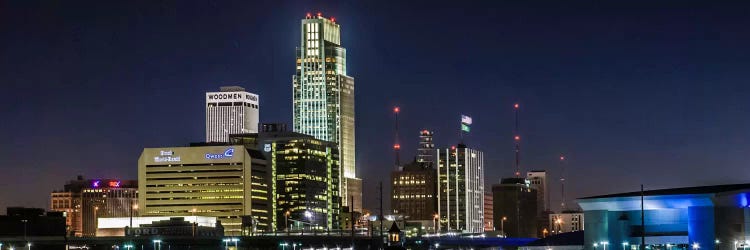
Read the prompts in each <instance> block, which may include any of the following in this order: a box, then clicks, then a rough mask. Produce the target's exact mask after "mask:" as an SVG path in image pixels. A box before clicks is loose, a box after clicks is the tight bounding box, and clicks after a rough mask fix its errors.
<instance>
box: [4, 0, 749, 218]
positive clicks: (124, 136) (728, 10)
mask: <svg viewBox="0 0 750 250" xmlns="http://www.w3.org/2000/svg"><path fill="white" fill-rule="evenodd" d="M251 2H252V1H236V2H229V1H117V2H114V3H113V2H111V1H40V2H37V1H20V0H19V1H3V2H0V84H2V88H0V89H2V96H3V97H2V98H0V114H2V118H0V119H1V120H0V126H1V127H0V138H2V143H0V167H1V168H0V169H1V170H2V171H1V173H0V209H2V211H0V213H4V212H5V211H4V207H5V206H14V205H15V206H35V207H48V203H49V192H50V191H52V190H55V189H60V188H62V186H63V184H64V183H65V182H66V181H67V180H70V179H72V178H74V177H75V176H76V175H78V174H83V175H85V176H87V177H92V178H94V177H102V178H106V177H111V178H123V179H127V178H131V179H135V178H137V177H136V175H137V160H138V157H139V155H140V153H141V151H142V149H143V148H144V147H161V146H180V145H186V144H188V143H189V142H196V141H201V140H203V139H204V136H205V109H204V93H205V92H206V91H214V90H218V88H219V86H223V85H239V86H243V87H245V88H246V89H247V90H248V91H249V92H253V93H256V94H258V95H260V101H261V110H260V112H261V113H260V118H261V121H262V122H285V123H290V124H291V118H292V111H291V109H292V96H291V94H292V83H291V80H292V74H294V59H295V54H294V51H295V47H296V46H298V44H299V39H300V27H299V23H300V19H302V18H304V16H305V13H307V12H313V13H315V12H318V11H320V12H323V15H325V16H334V17H336V20H337V22H339V23H340V24H341V28H342V43H343V46H344V47H346V49H347V54H348V55H347V57H348V58H347V69H348V74H349V75H350V76H353V77H354V78H355V86H356V87H355V88H356V123H357V164H358V166H357V167H358V170H357V171H358V176H360V177H362V178H363V179H364V186H365V187H364V191H365V192H364V193H365V207H369V208H375V207H376V204H377V198H376V195H375V194H377V188H376V187H377V182H378V181H385V182H386V183H387V178H388V176H389V172H390V171H391V169H392V168H393V167H392V166H393V162H394V160H393V159H394V156H393V153H392V151H391V145H392V143H393V134H394V132H393V130H394V129H393V127H394V126H393V114H392V113H391V108H392V107H393V106H394V105H398V106H400V107H401V116H400V117H399V119H400V120H401V141H402V149H404V150H403V153H402V161H407V160H411V159H412V157H413V155H414V153H415V151H416V146H417V140H418V137H417V136H418V131H419V130H421V129H431V130H434V131H435V141H436V143H437V145H438V146H440V147H447V146H450V145H453V144H455V143H457V142H458V140H459V136H458V134H459V133H458V129H459V118H460V114H467V115H470V116H472V117H473V118H474V126H473V127H472V132H471V133H470V134H469V135H468V136H467V137H466V139H465V141H466V144H468V145H469V146H470V147H474V148H478V149H480V150H482V151H484V153H485V160H486V162H485V166H486V169H487V171H486V175H485V179H486V183H487V186H488V187H489V186H490V185H491V184H493V183H497V182H498V180H499V178H501V177H507V176H510V175H512V173H513V167H512V166H513V165H512V163H513V143H512V135H513V134H512V128H513V110H512V104H513V103H514V102H517V101H518V102H520V103H521V110H522V113H521V130H522V133H521V134H522V140H523V142H522V168H523V170H524V171H525V170H530V169H547V170H549V172H550V174H551V175H552V179H557V178H559V173H560V171H559V170H560V168H559V164H558V156H559V155H560V154H561V153H563V154H565V155H566V156H567V157H568V158H569V163H568V166H567V169H568V171H567V172H568V176H567V179H568V182H567V184H566V189H567V190H568V191H569V192H568V195H567V196H568V197H582V196H589V195H598V194H606V193H611V192H624V191H634V190H636V189H638V188H639V185H640V184H644V185H645V186H646V188H647V189H650V188H668V187H680V186H695V185H709V184H726V183H741V182H750V180H749V177H750V167H748V163H749V162H750V154H749V153H750V130H749V129H750V84H748V79H750V28H749V27H750V15H748V13H750V6H748V5H747V3H745V5H742V6H738V5H737V4H740V2H739V1H736V2H733V3H729V2H726V3H718V2H717V1H704V2H703V3H699V2H689V1H642V2H639V1H610V2H611V3H609V4H606V3H603V2H604V1H588V3H584V2H570V1H550V2H540V1H536V2H531V3H525V2H526V1H486V2H487V3H475V1H452V2H446V3H435V2H427V1H425V2H414V3H404V2H402V1H372V2H369V1H336V2H317V1H298V2H283V3H276V2H277V1H264V3H251ZM406 2H410V1H406ZM520 2H524V3H520ZM559 2H565V4H562V3H559ZM614 2H618V3H614ZM655 2H658V3H655ZM290 126H291V125H290ZM387 186H388V185H386V187H387ZM557 187H559V182H557V181H555V180H552V181H551V182H550V188H551V189H553V190H552V191H551V192H553V193H554V195H553V196H552V203H553V204H559V203H560V201H559V190H558V189H557ZM386 192H388V189H387V190H386ZM387 197H388V195H387V193H386V208H387V207H389V206H388V203H390V202H389V199H388V198H387ZM556 207H558V206H557V205H555V206H553V208H556Z"/></svg>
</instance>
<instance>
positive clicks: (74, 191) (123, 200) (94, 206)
mask: <svg viewBox="0 0 750 250" xmlns="http://www.w3.org/2000/svg"><path fill="white" fill-rule="evenodd" d="M50 198H51V201H50V210H52V211H58V212H63V213H65V220H66V221H65V222H66V232H67V234H68V235H70V236H77V237H82V236H95V235H96V226H97V225H96V223H97V219H99V218H107V217H118V216H131V214H132V215H133V216H137V215H138V183H137V181H134V180H117V179H84V178H83V176H78V177H77V178H76V179H75V180H71V181H69V182H67V183H66V184H65V186H64V188H63V190H60V191H54V192H52V193H51V194H50Z"/></svg>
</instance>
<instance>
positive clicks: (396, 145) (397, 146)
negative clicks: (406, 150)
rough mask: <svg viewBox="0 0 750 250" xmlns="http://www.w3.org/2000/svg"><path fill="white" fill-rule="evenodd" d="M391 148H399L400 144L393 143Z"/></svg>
mask: <svg viewBox="0 0 750 250" xmlns="http://www.w3.org/2000/svg"><path fill="white" fill-rule="evenodd" d="M393 149H396V150H398V149H401V145H399V144H393Z"/></svg>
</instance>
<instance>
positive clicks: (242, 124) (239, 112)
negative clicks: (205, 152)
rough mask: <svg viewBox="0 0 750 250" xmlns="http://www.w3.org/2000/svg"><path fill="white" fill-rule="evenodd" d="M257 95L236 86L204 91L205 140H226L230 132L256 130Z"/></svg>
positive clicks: (237, 132) (257, 114)
mask: <svg viewBox="0 0 750 250" xmlns="http://www.w3.org/2000/svg"><path fill="white" fill-rule="evenodd" d="M258 103H259V102H258V95H256V94H253V93H249V92H246V91H245V89H244V88H242V87H237V86H229V87H221V89H220V91H219V92H207V93H206V141H207V142H227V141H228V139H229V135H230V134H239V133H257V132H258V116H259V106H258Z"/></svg>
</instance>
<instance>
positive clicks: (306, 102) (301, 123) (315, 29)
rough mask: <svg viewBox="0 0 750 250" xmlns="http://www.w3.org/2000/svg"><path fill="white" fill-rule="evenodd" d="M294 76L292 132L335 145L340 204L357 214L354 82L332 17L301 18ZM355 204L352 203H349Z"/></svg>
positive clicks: (339, 33) (359, 199)
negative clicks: (341, 179) (347, 67)
mask: <svg viewBox="0 0 750 250" xmlns="http://www.w3.org/2000/svg"><path fill="white" fill-rule="evenodd" d="M301 23H302V27H301V28H302V29H301V33H300V34H301V37H302V39H301V42H300V47H297V70H296V74H295V75H294V76H293V90H294V93H293V99H294V132H299V133H303V134H308V135H312V136H313V137H315V138H316V139H319V140H325V141H331V142H335V143H337V144H338V147H339V152H340V154H341V156H340V157H341V163H342V164H341V165H342V176H343V177H344V178H343V183H342V184H341V189H342V190H341V191H342V203H343V205H346V206H350V207H353V208H354V209H355V210H361V204H362V199H361V197H362V194H361V191H358V190H361V187H356V185H357V184H356V183H361V181H359V180H358V179H356V171H355V162H354V78H352V77H350V76H348V75H347V74H346V49H345V48H344V47H341V32H340V27H339V24H338V23H336V20H335V19H334V18H325V17H323V16H322V15H321V14H320V13H318V14H317V15H315V16H313V15H311V14H307V16H306V17H305V19H302V22H301ZM352 198H353V199H354V202H353V203H352V204H350V201H349V200H350V199H352Z"/></svg>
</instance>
